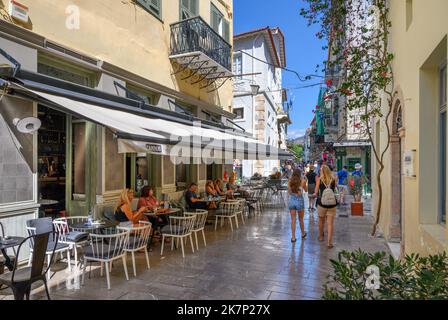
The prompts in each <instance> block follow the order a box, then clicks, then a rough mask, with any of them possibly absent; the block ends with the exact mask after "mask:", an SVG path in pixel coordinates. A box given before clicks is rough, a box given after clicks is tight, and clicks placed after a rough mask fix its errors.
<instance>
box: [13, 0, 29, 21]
mask: <svg viewBox="0 0 448 320" xmlns="http://www.w3.org/2000/svg"><path fill="white" fill-rule="evenodd" d="M28 11H29V10H28V7H27V6H25V5H23V4H21V3H19V2H17V1H14V0H10V2H9V15H10V16H11V17H13V18H14V19H17V20H19V21H22V22H25V23H27V22H28Z"/></svg>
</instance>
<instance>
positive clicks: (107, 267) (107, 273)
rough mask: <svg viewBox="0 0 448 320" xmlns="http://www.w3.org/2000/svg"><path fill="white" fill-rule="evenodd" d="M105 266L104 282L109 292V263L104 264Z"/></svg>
mask: <svg viewBox="0 0 448 320" xmlns="http://www.w3.org/2000/svg"><path fill="white" fill-rule="evenodd" d="M105 265H106V281H107V289H108V290H110V274H109V262H106V263H105Z"/></svg>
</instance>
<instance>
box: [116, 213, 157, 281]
mask: <svg viewBox="0 0 448 320" xmlns="http://www.w3.org/2000/svg"><path fill="white" fill-rule="evenodd" d="M151 228H152V226H151V222H148V221H140V222H139V224H138V225H135V226H132V227H118V230H123V231H129V233H130V234H129V241H128V245H127V246H126V247H125V248H124V251H125V252H130V253H131V256H132V269H133V271H134V276H135V277H136V276H137V271H136V267H135V253H136V252H138V251H140V250H144V251H145V256H146V265H147V266H148V269H149V268H151V266H150V264H149V256H148V250H147V246H148V240H149V236H150V235H151Z"/></svg>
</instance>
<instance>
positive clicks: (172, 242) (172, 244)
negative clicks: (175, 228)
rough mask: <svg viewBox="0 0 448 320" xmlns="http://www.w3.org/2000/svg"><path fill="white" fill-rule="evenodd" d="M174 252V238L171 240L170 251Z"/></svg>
mask: <svg viewBox="0 0 448 320" xmlns="http://www.w3.org/2000/svg"><path fill="white" fill-rule="evenodd" d="M173 250H174V238H171V251H173Z"/></svg>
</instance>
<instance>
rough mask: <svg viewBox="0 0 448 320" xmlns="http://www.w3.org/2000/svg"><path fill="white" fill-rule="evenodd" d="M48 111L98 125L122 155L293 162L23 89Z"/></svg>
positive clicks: (277, 153)
mask: <svg viewBox="0 0 448 320" xmlns="http://www.w3.org/2000/svg"><path fill="white" fill-rule="evenodd" d="M20 89H21V90H24V91H25V92H27V93H28V94H31V96H32V97H34V98H35V99H36V96H37V97H39V98H40V99H38V101H39V102H40V103H43V104H47V105H48V106H49V107H52V108H55V109H57V110H59V111H62V112H65V113H69V114H72V115H74V116H76V117H79V118H82V119H85V120H88V121H91V122H94V123H97V124H99V125H102V126H105V127H107V128H109V129H110V130H112V131H113V132H114V133H115V134H116V135H117V137H118V138H119V139H118V146H119V152H120V153H139V152H144V153H152V154H161V155H170V156H172V157H175V156H182V157H186V156H189V157H190V158H199V157H201V158H203V159H220V160H223V161H226V160H231V159H241V160H243V159H248V160H276V159H280V158H290V157H291V155H290V154H289V153H287V152H285V151H284V150H280V149H278V148H275V147H272V146H269V145H266V144H263V143H260V142H259V141H257V140H255V139H254V138H250V137H246V136H242V135H237V134H234V133H232V132H223V131H219V128H217V130H213V129H206V128H202V127H201V126H200V123H197V124H195V123H194V124H193V125H186V124H181V123H178V122H174V121H168V120H164V119H157V118H151V117H146V116H142V115H137V114H133V113H131V112H130V111H124V110H117V109H114V108H108V107H104V106H99V105H95V104H90V103H85V102H82V101H77V100H74V99H70V98H67V97H63V96H58V95H53V94H48V93H45V92H41V91H35V90H28V89H26V88H24V87H21V88H20Z"/></svg>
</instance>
